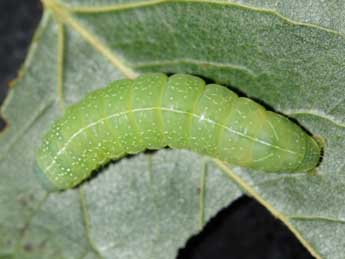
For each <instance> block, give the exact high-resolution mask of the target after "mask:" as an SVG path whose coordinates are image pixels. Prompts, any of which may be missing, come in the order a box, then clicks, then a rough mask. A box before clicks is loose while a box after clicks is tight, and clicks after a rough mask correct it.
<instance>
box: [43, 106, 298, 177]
mask: <svg viewBox="0 0 345 259" xmlns="http://www.w3.org/2000/svg"><path fill="white" fill-rule="evenodd" d="M154 110H161V111H169V112H175V113H180V114H188V115H191V116H193V117H195V118H198V119H200V118H201V116H202V115H201V116H199V115H198V114H195V113H190V112H185V111H180V110H175V109H173V108H166V107H147V108H137V109H132V110H130V111H125V112H118V113H113V114H111V115H109V116H107V117H104V118H101V119H99V120H97V121H95V122H92V123H90V124H88V125H87V126H86V127H83V128H80V129H79V130H78V131H76V132H75V133H74V134H73V135H72V136H71V137H70V138H69V139H68V140H67V141H66V143H65V144H64V145H63V146H62V148H61V149H60V150H59V151H58V152H57V153H56V155H55V156H54V157H53V160H52V162H51V163H50V164H49V165H48V166H47V167H46V168H45V170H44V172H48V171H49V170H50V168H51V167H52V166H53V165H54V164H55V163H56V159H57V158H58V157H59V156H60V155H61V154H62V153H63V152H64V151H65V150H66V148H67V146H68V145H69V144H70V143H71V142H72V141H73V139H74V138H76V137H77V136H78V135H79V134H81V133H82V132H83V131H84V130H87V129H89V128H92V127H93V126H95V125H97V124H99V123H101V122H104V121H106V120H109V119H111V118H115V117H119V116H123V115H126V114H128V113H130V112H142V111H154ZM202 120H203V121H207V122H209V123H210V124H213V125H217V126H219V127H222V128H224V129H225V130H227V131H229V132H231V133H234V134H236V135H238V136H241V137H244V138H247V139H250V140H252V141H254V142H258V143H261V144H263V145H266V146H269V147H273V148H275V149H278V150H282V151H285V152H287V153H291V154H296V152H294V151H292V150H289V149H285V148H281V147H279V146H276V145H272V144H271V143H268V142H266V141H263V140H261V139H257V138H253V137H251V136H248V135H246V134H244V133H242V132H239V131H236V130H234V129H232V128H229V127H227V126H225V125H223V124H220V123H218V122H215V121H213V120H211V119H208V118H205V117H203V119H202Z"/></svg>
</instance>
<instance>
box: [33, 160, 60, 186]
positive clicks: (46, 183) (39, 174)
mask: <svg viewBox="0 0 345 259" xmlns="http://www.w3.org/2000/svg"><path fill="white" fill-rule="evenodd" d="M34 174H35V175H36V178H37V179H38V181H39V182H40V184H41V185H42V187H43V188H44V189H45V190H46V191H47V192H57V191H59V188H58V187H57V186H56V185H54V184H53V183H52V182H51V181H50V180H49V178H48V177H47V176H46V175H45V174H44V173H43V171H42V169H41V168H40V167H39V165H38V164H37V162H36V161H35V165H34Z"/></svg>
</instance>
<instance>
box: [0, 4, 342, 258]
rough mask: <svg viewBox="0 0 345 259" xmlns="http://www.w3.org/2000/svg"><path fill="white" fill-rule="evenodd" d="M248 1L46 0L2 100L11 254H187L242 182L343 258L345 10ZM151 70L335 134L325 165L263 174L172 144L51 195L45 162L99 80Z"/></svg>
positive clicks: (2, 167) (4, 203) (0, 154)
mask: <svg viewBox="0 0 345 259" xmlns="http://www.w3.org/2000/svg"><path fill="white" fill-rule="evenodd" d="M241 2H242V4H237V3H230V2H225V1H224V2H223V1H207V0H189V1H178V0H176V1H160V0H150V1H143V2H138V1H115V0H114V1H111V0H102V1H97V2H95V1H91V0H85V1H81V0H73V1H68V2H67V0H64V1H62V2H61V4H60V2H57V1H55V0H45V1H44V4H45V13H44V16H43V18H42V21H41V24H40V26H39V28H38V31H37V33H36V36H35V38H34V39H33V42H32V45H31V49H30V52H29V55H28V57H27V59H26V62H25V64H24V65H23V68H22V69H21V72H20V78H19V79H18V81H17V83H16V86H15V87H14V88H13V89H11V91H10V93H9V96H8V98H7V100H6V102H5V104H4V105H3V107H2V115H3V116H4V117H5V119H6V120H7V122H8V127H7V128H6V130H5V131H4V132H2V133H1V134H0V174H1V177H2V178H1V182H0V233H1V235H0V257H1V256H2V257H6V256H13V257H18V258H37V257H40V258H89V259H91V258H100V257H101V258H121V259H122V258H138V257H139V258H174V257H175V256H176V253H177V250H178V248H179V247H181V246H183V245H184V243H185V241H186V240H187V238H188V237H190V236H191V235H193V234H195V233H197V232H198V231H199V230H200V228H201V226H202V225H203V224H204V223H205V222H206V221H207V220H208V219H209V218H210V217H212V216H213V215H215V213H216V212H217V211H219V210H220V209H221V208H222V207H224V206H225V205H226V204H228V203H229V202H230V201H233V200H235V199H236V198H237V197H238V196H239V195H240V194H241V191H240V189H241V190H243V191H244V192H246V193H248V194H250V195H252V196H253V197H255V198H256V199H257V200H258V201H259V202H261V203H262V204H263V205H264V206H265V207H266V208H267V209H269V210H270V211H271V212H272V213H273V214H274V215H275V216H277V217H278V218H280V219H281V220H282V221H283V222H284V223H285V224H286V225H287V226H288V227H289V228H290V230H291V231H292V232H293V233H294V234H295V235H296V237H297V238H298V239H299V240H300V241H301V242H302V244H303V245H304V246H305V247H306V248H307V249H308V250H309V251H310V252H311V253H312V254H313V255H314V256H315V257H317V258H332V259H336V258H342V256H343V254H344V247H345V239H344V238H343V237H344V236H345V224H344V223H345V214H344V213H345V209H344V208H345V207H344V202H343V197H344V194H345V188H344V187H345V181H344V177H343V173H344V172H343V171H344V167H345V163H344V159H343V157H344V156H345V148H344V146H345V140H344V137H343V136H344V134H345V130H344V127H345V124H344V123H345V115H344V114H345V105H344V87H343V82H344V79H345V78H344V77H345V75H344V72H343V69H342V67H343V63H344V62H343V60H344V58H345V49H344V44H343V42H344V35H343V31H342V30H343V29H342V28H343V26H341V21H342V19H341V18H340V17H342V15H341V14H342V12H343V10H344V9H343V8H336V7H334V6H337V3H336V2H334V3H333V4H332V3H328V2H324V3H323V2H322V1H321V0H320V1H315V2H314V1H313V4H312V7H313V8H312V10H315V13H314V12H313V13H312V15H310V17H307V16H306V15H305V14H306V13H307V11H308V10H310V8H309V6H307V5H303V4H301V5H302V6H298V5H294V3H297V1H289V4H285V5H283V3H285V1H284V2H283V1H281V2H276V1H274V3H278V5H277V6H275V5H274V4H273V2H272V1H265V3H264V4H263V2H264V1H245V2H243V1H241ZM95 3H97V4H98V6H96V5H95ZM296 6H297V7H296ZM324 6H326V7H328V8H327V9H326V10H330V11H332V12H330V13H331V14H334V13H336V14H337V15H336V17H335V18H333V17H332V15H328V12H325V11H324V10H325V8H323V7H324ZM321 7H322V8H321ZM263 8H266V9H263ZM268 9H271V10H268ZM294 10H300V12H299V13H296V12H294ZM187 14H188V15H187ZM338 17H339V18H338ZM148 71H162V72H169V73H176V72H183V73H191V74H197V75H200V76H203V77H205V78H209V79H210V80H212V81H216V82H219V83H221V84H225V85H229V86H232V87H234V88H236V89H238V90H239V91H241V92H243V93H244V94H246V95H248V96H250V97H253V98H256V99H257V100H260V101H261V102H263V103H266V104H267V105H269V106H271V107H272V108H273V109H275V110H276V111H278V112H281V113H284V114H286V115H288V116H290V117H292V118H294V119H296V120H297V121H298V122H299V123H300V124H301V125H303V126H304V127H305V128H306V129H307V130H309V131H310V132H312V133H313V134H315V135H318V136H320V137H321V138H322V139H323V140H324V141H325V144H326V146H325V150H324V157H323V160H322V163H321V165H320V167H319V168H318V170H317V172H316V173H315V174H291V175H289V174H264V173H262V172H254V171H248V170H244V169H241V168H238V167H231V166H228V165H225V164H224V163H223V162H220V161H217V160H211V159H210V158H205V157H200V156H197V155H196V154H193V153H191V152H187V151H173V150H161V151H158V152H156V153H153V154H151V153H149V154H141V155H138V156H134V157H131V158H128V159H127V158H126V159H123V160H121V161H119V162H118V163H115V164H112V165H110V166H108V167H106V168H104V170H102V171H101V172H100V173H99V174H98V175H97V176H96V177H94V178H93V179H91V180H90V181H88V182H86V183H84V184H83V185H81V186H80V187H79V188H78V189H73V190H70V191H67V192H63V193H58V194H47V193H46V192H45V191H44V190H43V189H42V188H41V187H40V185H39V184H38V182H37V181H36V179H35V177H34V176H33V174H32V169H33V168H32V167H33V161H34V157H35V151H36V150H37V147H38V145H39V144H40V140H41V137H42V134H43V133H44V132H45V131H46V129H47V128H48V127H49V125H50V124H51V122H52V121H53V120H54V119H55V118H56V117H57V116H58V115H60V114H61V113H62V111H63V109H64V107H66V106H68V105H70V104H72V103H74V102H76V101H78V100H80V99H81V98H82V97H83V96H84V95H85V94H86V93H87V92H89V91H91V90H93V89H96V88H99V87H103V86H105V85H106V84H107V83H108V82H109V81H111V80H114V79H119V78H123V77H129V78H131V77H134V76H135V75H136V74H139V73H144V72H148Z"/></svg>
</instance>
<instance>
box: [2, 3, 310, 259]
mask: <svg viewBox="0 0 345 259" xmlns="http://www.w3.org/2000/svg"><path fill="white" fill-rule="evenodd" d="M41 15H42V7H41V4H40V3H39V1H38V0H1V1H0V103H2V102H3V100H4V98H5V96H6V92H7V90H8V87H7V85H8V82H9V81H10V80H13V79H14V78H15V77H16V74H17V70H18V69H19V67H20V65H21V63H22V62H23V61H24V58H25V55H26V52H27V49H28V45H29V43H30V40H31V37H32V35H33V32H34V30H35V28H36V26H37V24H38V22H39V20H40V17H41ZM4 126H5V123H4V121H1V122H0V129H2V128H4ZM187 258H188V259H211V258H212V259H225V258H226V259H292V258H294V259H312V257H311V256H310V255H309V254H308V252H307V251H306V250H305V249H304V248H303V247H302V245H300V244H299V242H298V241H297V240H296V239H295V238H294V236H293V235H292V234H291V233H290V232H289V230H288V229H287V228H286V227H285V226H284V225H283V224H282V223H281V222H280V221H279V220H277V219H275V218H273V217H272V216H271V215H270V213H269V212H268V211H267V210H266V209H265V208H264V207H262V206H261V205H260V204H258V203H257V202H256V201H255V200H253V199H251V198H249V197H246V196H245V197H242V198H240V199H238V200H237V201H235V202H234V203H232V204H231V205H229V206H228V207H227V208H225V209H223V210H222V211H221V212H219V213H218V215H217V216H216V217H215V218H213V219H212V220H211V221H210V222H209V223H208V224H207V225H206V227H205V228H204V229H203V231H202V232H201V234H199V235H197V236H195V237H192V238H190V240H189V241H188V242H187V244H186V247H185V248H183V249H181V250H180V252H179V256H178V259H187Z"/></svg>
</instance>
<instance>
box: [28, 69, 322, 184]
mask: <svg viewBox="0 0 345 259" xmlns="http://www.w3.org/2000/svg"><path fill="white" fill-rule="evenodd" d="M165 146H169V147H172V148H178V149H189V150H192V151H195V152H197V153H200V154H203V155H207V156H211V157H215V158H218V159H220V160H223V161H226V162H228V163H230V164H235V165H240V166H244V167H247V168H252V169H256V170H262V171H267V172H301V171H307V170H310V169H312V168H314V167H315V166H316V165H317V163H318V161H319V159H320V147H319V145H318V144H317V142H316V141H315V140H314V139H313V138H312V137H311V136H309V135H308V134H306V133H305V132H304V131H303V130H302V129H301V128H300V127H299V126H297V125H296V124H295V123H293V122H292V121H290V120H289V119H288V118H285V117H283V116H281V115H279V114H277V113H273V112H270V111H266V110H265V109H264V108H263V107H262V106H261V105H259V104H257V103H256V102H254V101H252V100H250V99H248V98H243V97H238V96H237V95H236V94H235V93H234V92H232V91H230V90H228V89H227V88H226V87H223V86H221V85H217V84H209V85H206V84H205V82H204V81H203V80H202V79H200V78H198V77H195V76H191V75H186V74H176V75H173V76H170V77H167V76H166V75H165V74H160V73H157V74H146V75H142V76H140V77H138V78H137V79H135V80H118V81H115V82H112V83H111V84H110V85H109V86H107V87H106V88H103V89H100V90H96V91H94V92H92V93H90V94H89V95H87V96H86V98H85V99H84V100H82V101H81V102H80V103H78V104H75V105H73V106H71V107H69V108H68V109H67V110H66V112H65V114H64V116H63V117H62V118H60V119H59V120H57V121H56V122H55V123H54V124H53V126H52V128H51V129H50V130H49V131H48V133H47V134H46V136H45V137H44V140H43V144H42V146H41V148H40V149H39V151H38V153H37V159H36V160H37V161H36V163H37V164H36V170H35V172H36V174H38V176H39V178H40V179H41V181H42V182H43V183H44V185H45V186H46V187H47V189H49V190H61V189H67V188H71V187H73V186H75V185H77V184H78V183H80V182H81V181H82V180H84V179H85V178H87V177H88V176H89V175H90V174H91V172H92V171H93V170H95V169H97V168H98V167H99V166H100V165H102V164H105V163H107V162H108V161H109V160H111V159H117V158H120V157H122V156H124V155H125V154H135V153H138V152H141V151H143V150H145V149H160V148H163V147H165Z"/></svg>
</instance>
